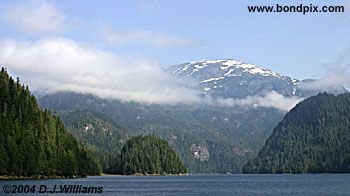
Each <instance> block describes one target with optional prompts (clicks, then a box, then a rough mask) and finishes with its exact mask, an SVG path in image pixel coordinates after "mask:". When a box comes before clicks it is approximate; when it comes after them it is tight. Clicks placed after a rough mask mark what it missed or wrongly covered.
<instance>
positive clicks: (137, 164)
mask: <svg viewBox="0 0 350 196" xmlns="http://www.w3.org/2000/svg"><path fill="white" fill-rule="evenodd" d="M116 171H117V172H118V173H121V174H135V173H143V174H184V173H186V168H185V166H184V165H183V163H182V161H181V159H180V158H179V157H178V156H177V155H176V153H175V151H174V150H173V149H172V148H171V147H170V146H169V144H168V143H167V141H166V140H162V139H160V138H157V137H155V136H154V135H146V136H136V137H132V138H131V139H130V140H128V141H127V142H126V144H125V145H124V146H123V149H122V151H121V155H120V162H119V163H118V165H117V166H116Z"/></svg>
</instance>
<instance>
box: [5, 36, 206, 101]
mask: <svg viewBox="0 0 350 196" xmlns="http://www.w3.org/2000/svg"><path fill="white" fill-rule="evenodd" d="M0 63H1V64H3V65H6V66H7V67H8V69H9V70H10V71H12V72H13V73H16V74H17V75H18V76H20V78H22V80H23V81H24V82H26V83H28V84H29V85H30V86H31V88H32V89H33V88H34V89H49V90H50V91H60V90H70V91H78V92H83V93H93V94H96V95H99V96H101V97H107V98H118V99H122V100H127V101H129V100H133V101H140V102H146V103H180V102H186V103H191V102H199V100H200V97H199V96H198V95H197V91H195V90H192V89H188V88H185V87H182V85H181V84H179V83H178V82H176V81H173V80H171V79H170V78H169V77H168V75H166V74H165V73H164V72H163V71H162V70H161V68H160V66H158V65H157V64H155V63H153V62H150V61H148V60H129V59H123V58H121V57H118V56H116V55H114V54H112V53H109V52H106V51H101V50H97V49H93V48H88V47H84V46H82V44H80V43H78V42H75V41H72V40H69V39H64V38H50V39H43V40H39V41H37V42H17V41H13V40H7V41H3V43H1V45H0Z"/></svg>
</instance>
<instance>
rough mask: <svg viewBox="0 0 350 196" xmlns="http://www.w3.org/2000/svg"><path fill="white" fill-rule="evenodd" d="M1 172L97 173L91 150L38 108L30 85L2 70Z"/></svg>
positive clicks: (38, 174) (33, 174)
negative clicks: (25, 84) (23, 83)
mask: <svg viewBox="0 0 350 196" xmlns="http://www.w3.org/2000/svg"><path fill="white" fill-rule="evenodd" d="M0 94H1V96H0V116H1V117H0V157H1V158H0V175H6V176H24V177H31V178H39V177H43V176H45V177H54V176H72V175H97V174H100V172H101V169H100V166H99V164H98V162H97V160H96V158H95V157H94V156H93V155H92V153H91V152H90V151H89V150H88V149H87V148H86V147H85V146H83V145H81V144H80V143H79V142H77V141H76V139H75V138H74V137H73V136H72V135H71V134H69V133H67V131H66V129H65V127H64V125H63V123H62V122H61V120H60V119H59V118H58V117H56V116H53V115H52V114H51V112H50V111H48V110H42V109H40V108H39V106H38V104H37V101H36V99H35V97H34V96H33V95H32V94H31V93H30V91H29V89H28V86H27V87H24V85H22V84H21V83H20V81H19V79H18V78H17V81H16V82H15V81H14V80H13V79H12V78H11V77H10V76H9V75H8V73H7V71H6V70H5V69H4V68H2V69H1V72H0Z"/></svg>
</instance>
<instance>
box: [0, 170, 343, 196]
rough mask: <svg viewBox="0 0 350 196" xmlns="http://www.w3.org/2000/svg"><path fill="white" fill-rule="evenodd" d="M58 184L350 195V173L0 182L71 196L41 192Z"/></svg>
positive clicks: (156, 191) (124, 191) (150, 191)
mask: <svg viewBox="0 0 350 196" xmlns="http://www.w3.org/2000/svg"><path fill="white" fill-rule="evenodd" d="M25 185H28V187H30V188H32V187H33V186H34V185H35V187H34V188H35V193H27V194H23V193H22V194H18V193H17V194H14V193H8V194H5V193H4V191H5V189H7V190H6V191H8V189H11V190H12V191H13V189H14V188H15V186H17V192H18V191H20V189H22V188H24V186H25ZM54 185H56V187H60V186H64V185H65V186H66V187H68V185H77V186H76V187H80V188H83V187H102V190H103V193H102V194H88V195H350V174H305V175H304V174H298V175H192V176H154V177H153V176H98V177H88V178H81V179H63V180H62V179H61V180H16V181H13V180H12V181H0V187H1V190H0V195H71V194H62V193H60V194H52V193H42V194H38V192H39V191H40V187H41V188H42V189H41V191H42V192H44V189H45V187H46V192H47V191H51V190H53V188H54ZM20 186H22V188H20ZM9 187H10V188H9ZM56 190H58V189H56ZM81 190H82V189H81ZM22 191H24V189H22ZM32 191H34V189H32ZM75 195H87V194H83V193H80V194H75Z"/></svg>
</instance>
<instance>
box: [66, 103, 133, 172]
mask: <svg viewBox="0 0 350 196" xmlns="http://www.w3.org/2000/svg"><path fill="white" fill-rule="evenodd" d="M60 117H61V119H62V121H63V122H64V124H65V125H66V128H67V129H68V131H69V132H70V133H72V134H73V135H74V136H75V137H76V138H77V139H78V140H79V141H80V142H82V143H83V144H85V145H87V146H89V147H90V149H91V150H92V151H93V153H94V154H95V155H96V157H98V158H99V160H100V162H101V164H102V167H103V169H104V171H106V170H108V169H109V168H110V167H111V166H112V165H113V164H115V161H116V157H117V156H118V154H119V153H120V150H121V148H122V146H123V145H124V144H125V142H126V140H127V139H128V134H127V132H126V130H125V129H124V128H122V127H120V126H119V125H118V124H116V123H115V122H114V121H112V120H110V119H109V118H108V117H107V116H105V115H104V114H103V113H99V112H94V111H90V110H77V111H74V112H64V113H62V114H61V115H60Z"/></svg>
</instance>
